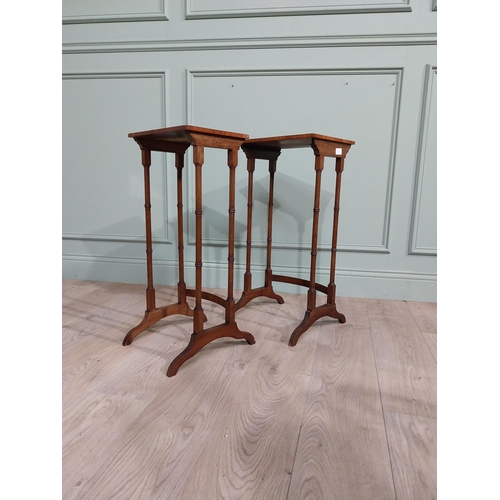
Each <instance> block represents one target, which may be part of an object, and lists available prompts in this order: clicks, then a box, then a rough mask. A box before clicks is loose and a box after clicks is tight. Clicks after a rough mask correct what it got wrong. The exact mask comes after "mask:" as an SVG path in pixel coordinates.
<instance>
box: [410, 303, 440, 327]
mask: <svg viewBox="0 0 500 500" xmlns="http://www.w3.org/2000/svg"><path fill="white" fill-rule="evenodd" d="M407 304H408V307H409V308H410V311H411V313H412V314H413V317H414V318H415V321H416V323H417V326H418V328H419V329H420V331H421V332H427V333H437V304H436V303H435V302H407Z"/></svg>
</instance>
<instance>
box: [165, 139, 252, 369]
mask: <svg viewBox="0 0 500 500" xmlns="http://www.w3.org/2000/svg"><path fill="white" fill-rule="evenodd" d="M193 157H194V163H195V169H196V177H195V184H196V186H195V190H196V210H195V214H196V243H195V244H196V264H195V266H196V288H195V301H196V304H195V308H194V326H193V333H192V334H191V339H190V341H189V344H188V346H187V347H186V348H185V349H184V350H183V351H182V352H181V353H180V354H179V355H178V356H177V357H176V358H175V359H174V360H173V361H172V363H171V364H170V366H169V367H168V370H167V376H168V377H173V376H174V375H175V374H176V373H177V371H178V370H179V368H180V367H181V365H182V364H183V363H185V362H186V361H187V360H188V359H190V358H192V357H193V356H194V355H195V354H196V353H197V352H198V351H200V349H202V348H203V347H205V346H206V345H207V344H208V343H210V342H212V341H213V340H215V339H218V338H221V337H232V338H235V339H244V340H246V341H247V343H248V344H254V343H255V339H254V337H253V335H252V334H251V333H248V332H244V331H241V330H240V329H239V328H238V325H237V324H236V321H235V312H236V309H235V302H234V297H233V288H234V237H235V234H234V224H235V190H236V181H235V169H236V166H237V164H238V150H237V149H230V150H228V166H229V209H228V214H229V217H228V226H229V227H228V258H227V261H228V287H227V299H226V300H225V301H224V300H218V302H219V303H223V304H224V307H225V310H226V312H225V323H223V324H222V325H217V326H214V327H212V328H208V329H207V330H204V329H203V317H204V313H203V308H202V306H201V300H202V297H203V296H205V297H207V298H209V299H210V297H211V294H209V293H206V292H205V293H204V292H203V291H202V214H203V204H202V165H203V147H201V146H195V147H194V151H193ZM212 297H213V296H212ZM212 300H213V298H212Z"/></svg>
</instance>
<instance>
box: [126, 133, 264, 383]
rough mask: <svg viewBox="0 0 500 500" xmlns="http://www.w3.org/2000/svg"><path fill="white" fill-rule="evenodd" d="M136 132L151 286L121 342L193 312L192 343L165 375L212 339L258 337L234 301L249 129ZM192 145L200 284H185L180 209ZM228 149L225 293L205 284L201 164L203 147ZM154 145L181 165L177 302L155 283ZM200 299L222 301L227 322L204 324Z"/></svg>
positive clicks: (178, 191)
mask: <svg viewBox="0 0 500 500" xmlns="http://www.w3.org/2000/svg"><path fill="white" fill-rule="evenodd" d="M128 136H129V137H132V138H133V139H134V140H135V141H136V142H137V144H138V145H139V147H140V148H141V152H142V165H143V167H144V192H145V204H144V208H145V219H146V263H147V288H146V312H145V314H144V318H143V319H142V321H141V322H140V323H139V324H138V325H137V326H135V327H134V328H132V329H131V330H130V331H129V332H128V333H127V335H126V336H125V338H124V339H123V345H124V346H125V345H130V344H131V343H132V341H133V340H134V339H135V337H137V335H139V334H140V333H141V332H143V331H144V330H146V329H148V328H149V327H150V326H152V325H154V324H155V323H156V322H157V321H159V320H160V319H162V318H165V317H166V316H170V315H173V314H183V315H186V316H190V317H193V333H192V334H191V339H190V341H189V344H188V346H187V347H186V348H185V349H184V351H182V352H181V353H180V354H179V355H178V356H177V357H176V358H175V359H174V360H173V361H172V363H171V364H170V366H169V367H168V370H167V376H168V377H172V376H174V375H175V374H176V373H177V370H178V369H179V367H180V366H181V365H182V364H183V363H184V362H185V361H187V360H188V359H190V358H191V357H193V356H194V355H195V354H196V353H197V352H198V351H199V350H200V349H202V348H203V347H204V346H206V345H207V344H208V343H210V342H212V341H213V340H215V339H218V338H221V337H232V338H235V339H244V340H246V341H247V342H248V343H249V344H254V343H255V339H254V337H253V335H252V334H251V333H248V332H244V331H241V330H240V329H239V328H238V325H237V324H236V320H235V312H236V304H235V301H234V297H233V282H234V224H235V220H234V217H235V208H234V207H235V173H236V172H235V170H236V166H237V164H238V150H239V148H240V147H241V145H242V143H243V141H244V140H245V139H247V138H248V135H245V134H237V133H234V132H225V131H222V130H212V129H207V128H201V127H195V126H192V125H183V126H179V127H170V128H163V129H157V130H148V131H144V132H135V133H131V134H129V135H128ZM190 146H191V147H192V148H193V163H194V165H195V192H196V207H195V216H196V241H195V245H196V262H195V267H196V278H195V279H196V284H195V289H194V290H192V289H187V288H186V283H185V282H184V238H183V234H184V229H183V214H182V208H183V204H182V169H183V167H184V156H185V152H186V150H187V149H188V148H189V147H190ZM206 147H208V148H219V149H227V152H228V161H227V163H228V166H229V210H228V213H229V216H228V228H229V229H228V259H227V260H228V286H227V298H226V299H223V298H222V297H219V296H218V295H215V294H212V293H209V292H206V291H204V290H202V214H203V205H202V194H203V189H202V166H203V163H204V148H206ZM151 151H162V152H165V153H174V154H175V166H176V169H177V216H178V245H179V246H178V251H179V282H178V284H177V303H176V304H171V305H167V306H162V307H157V306H156V301H155V289H154V286H153V249H152V231H151V196H150V179H149V169H150V166H151ZM186 297H194V298H195V307H194V310H193V309H191V308H190V307H189V305H188V303H187V300H186ZM202 299H204V300H210V301H212V302H215V303H217V304H219V305H220V306H222V307H224V309H225V322H224V323H222V324H220V325H216V326H213V327H211V328H208V329H204V327H203V323H204V322H205V321H206V316H205V313H204V312H203V307H202V302H201V301H202Z"/></svg>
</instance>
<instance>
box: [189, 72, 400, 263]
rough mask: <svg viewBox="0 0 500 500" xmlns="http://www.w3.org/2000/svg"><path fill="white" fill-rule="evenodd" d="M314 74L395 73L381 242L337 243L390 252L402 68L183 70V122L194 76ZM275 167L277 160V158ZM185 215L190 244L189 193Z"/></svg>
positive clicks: (365, 250)
mask: <svg viewBox="0 0 500 500" xmlns="http://www.w3.org/2000/svg"><path fill="white" fill-rule="evenodd" d="M256 75H257V76H270V77H271V76H283V75H287V76H304V75H306V76H315V75H395V76H396V81H397V83H396V85H395V90H394V93H395V103H394V114H393V117H392V129H391V146H390V155H389V160H388V161H389V166H388V175H387V182H386V186H387V188H386V200H385V212H384V220H383V230H382V234H381V235H380V239H381V242H382V243H380V244H379V243H374V244H372V245H360V244H344V245H338V248H337V249H338V251H339V252H362V253H375V254H380V253H385V254H387V253H390V250H389V246H388V245H389V221H390V216H391V207H392V191H393V178H394V165H395V156H396V143H397V132H398V123H399V108H400V101H401V80H402V75H403V68H385V69H381V68H359V69H349V70H343V69H342V70H339V69H283V70H281V69H280V70H231V69H222V70H210V71H205V70H189V69H188V70H187V92H186V99H187V100H186V116H187V119H188V122H187V123H190V124H193V81H194V79H195V78H200V77H202V78H207V77H209V78H210V77H221V76H223V77H233V76H238V77H245V76H256ZM278 169H279V162H278ZM186 178H187V185H188V189H189V192H190V193H191V192H194V191H193V190H194V186H193V185H192V179H191V176H190V175H189V171H188V172H186ZM186 204H187V206H188V212H189V216H188V218H187V234H188V244H190V245H194V243H195V231H194V216H193V214H194V208H193V207H192V206H191V197H188V200H187V203H186ZM203 243H204V244H207V245H213V246H225V245H227V241H226V240H219V239H214V238H204V239H203ZM266 244H267V243H266V241H264V240H260V241H259V240H258V239H255V240H252V245H253V246H255V247H261V248H263V247H265V246H266ZM235 245H236V246H244V245H245V241H236V242H235ZM273 248H276V249H292V250H308V249H310V243H309V242H308V243H304V244H302V243H299V244H290V243H288V242H282V241H281V242H280V241H278V240H275V239H273ZM318 250H324V251H331V244H328V245H326V244H321V243H319V244H318Z"/></svg>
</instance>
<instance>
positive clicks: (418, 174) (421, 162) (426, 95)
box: [408, 65, 437, 256]
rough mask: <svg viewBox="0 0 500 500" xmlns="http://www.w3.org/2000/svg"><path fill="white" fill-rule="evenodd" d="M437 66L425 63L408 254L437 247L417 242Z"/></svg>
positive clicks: (434, 250) (433, 252)
mask: <svg viewBox="0 0 500 500" xmlns="http://www.w3.org/2000/svg"><path fill="white" fill-rule="evenodd" d="M436 75H437V68H436V67H435V66H431V65H427V67H426V75H425V80H424V92H423V98H422V109H421V112H420V131H419V137H418V147H417V160H416V168H415V181H414V187H413V196H412V198H413V203H412V212H411V220H410V240H409V248H408V253H409V254H410V255H434V256H436V255H437V248H435V247H432V248H431V247H424V246H420V245H419V242H418V229H419V226H420V224H421V208H422V191H423V182H424V177H425V168H426V162H425V154H426V149H427V142H428V133H429V124H430V117H431V104H432V99H433V96H434V98H435V92H436V85H435V82H436Z"/></svg>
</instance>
